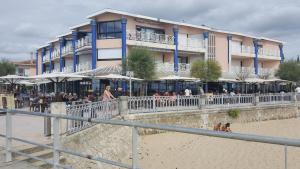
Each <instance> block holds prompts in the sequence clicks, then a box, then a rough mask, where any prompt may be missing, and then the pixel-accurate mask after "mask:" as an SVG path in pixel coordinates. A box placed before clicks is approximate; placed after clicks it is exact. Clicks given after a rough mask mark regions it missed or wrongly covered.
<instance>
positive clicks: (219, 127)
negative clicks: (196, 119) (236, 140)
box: [214, 123, 222, 131]
mask: <svg viewBox="0 0 300 169" xmlns="http://www.w3.org/2000/svg"><path fill="white" fill-rule="evenodd" d="M221 126H222V123H218V124H217V125H215V126H214V130H215V131H221Z"/></svg>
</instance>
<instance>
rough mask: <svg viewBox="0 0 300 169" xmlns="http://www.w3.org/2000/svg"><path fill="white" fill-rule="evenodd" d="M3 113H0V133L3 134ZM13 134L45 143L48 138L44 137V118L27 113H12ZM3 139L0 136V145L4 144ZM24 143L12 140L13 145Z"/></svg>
mask: <svg viewBox="0 0 300 169" xmlns="http://www.w3.org/2000/svg"><path fill="white" fill-rule="evenodd" d="M5 124H6V122H5V115H0V133H1V134H5V128H6V127H5ZM12 124H13V136H14V137H19V138H23V139H26V140H30V141H34V142H39V143H45V142H49V139H50V138H47V137H44V134H43V133H44V118H43V117H37V116H28V115H13V116H12ZM4 145H5V141H4V139H3V138H1V137H0V146H2V147H3V146H4ZM20 145H24V143H21V142H13V146H20Z"/></svg>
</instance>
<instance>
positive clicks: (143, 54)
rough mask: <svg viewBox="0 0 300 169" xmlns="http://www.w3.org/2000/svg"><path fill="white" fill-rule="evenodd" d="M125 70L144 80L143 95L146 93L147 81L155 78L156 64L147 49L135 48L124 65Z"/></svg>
mask: <svg viewBox="0 0 300 169" xmlns="http://www.w3.org/2000/svg"><path fill="white" fill-rule="evenodd" d="M123 65H124V66H125V67H123V70H129V71H132V72H133V73H134V76H135V77H137V78H140V79H144V80H145V81H144V83H142V87H141V93H140V94H141V95H144V94H145V93H144V92H145V91H146V95H147V81H148V80H152V79H154V78H155V62H154V58H153V55H152V53H151V52H150V51H149V50H147V49H146V48H142V47H134V48H132V49H131V50H130V52H129V55H128V60H127V63H126V64H123Z"/></svg>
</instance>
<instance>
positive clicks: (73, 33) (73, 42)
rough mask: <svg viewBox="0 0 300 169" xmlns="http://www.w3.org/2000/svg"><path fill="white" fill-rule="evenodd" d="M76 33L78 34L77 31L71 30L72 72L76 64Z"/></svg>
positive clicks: (74, 70)
mask: <svg viewBox="0 0 300 169" xmlns="http://www.w3.org/2000/svg"><path fill="white" fill-rule="evenodd" d="M77 34H78V33H77V31H73V32H72V47H73V72H76V66H77V52H76V43H77Z"/></svg>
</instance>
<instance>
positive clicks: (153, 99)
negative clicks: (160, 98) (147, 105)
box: [152, 96, 156, 112]
mask: <svg viewBox="0 0 300 169" xmlns="http://www.w3.org/2000/svg"><path fill="white" fill-rule="evenodd" d="M155 97H156V96H152V102H153V112H155V111H156V100H155Z"/></svg>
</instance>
